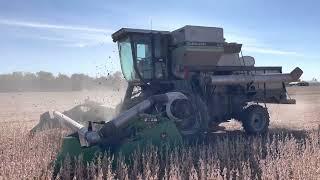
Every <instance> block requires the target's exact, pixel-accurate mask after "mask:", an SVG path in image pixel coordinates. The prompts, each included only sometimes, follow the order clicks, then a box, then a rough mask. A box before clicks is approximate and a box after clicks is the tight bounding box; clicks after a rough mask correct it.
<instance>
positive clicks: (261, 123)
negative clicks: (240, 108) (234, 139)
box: [242, 105, 270, 135]
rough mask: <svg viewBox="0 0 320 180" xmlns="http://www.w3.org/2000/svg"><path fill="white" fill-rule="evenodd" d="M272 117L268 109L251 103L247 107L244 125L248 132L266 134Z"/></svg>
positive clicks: (243, 119)
mask: <svg viewBox="0 0 320 180" xmlns="http://www.w3.org/2000/svg"><path fill="white" fill-rule="evenodd" d="M269 122H270V117H269V113H268V109H267V108H264V107H262V106H260V105H251V106H249V107H248V108H246V109H245V111H244V113H243V117H242V126H243V128H244V130H245V132H246V133H247V134H253V135H255V134H264V133H266V132H267V131H268V126H269Z"/></svg>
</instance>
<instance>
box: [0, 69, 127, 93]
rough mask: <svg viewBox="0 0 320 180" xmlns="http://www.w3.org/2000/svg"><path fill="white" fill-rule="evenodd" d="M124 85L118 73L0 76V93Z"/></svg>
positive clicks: (45, 73)
mask: <svg viewBox="0 0 320 180" xmlns="http://www.w3.org/2000/svg"><path fill="white" fill-rule="evenodd" d="M125 84H126V81H125V80H124V79H123V77H122V74H121V73H120V72H115V73H114V74H110V75H107V76H101V77H96V78H93V77H90V76H88V75H85V74H80V73H79V74H72V75H71V76H67V75H65V74H58V75H57V76H54V75H53V74H52V73H50V72H46V71H40V72H37V73H28V72H13V73H10V74H0V92H21V91H80V90H90V89H96V88H112V89H120V88H121V87H123V86H124V85H125Z"/></svg>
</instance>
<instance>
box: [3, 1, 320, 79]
mask: <svg viewBox="0 0 320 180" xmlns="http://www.w3.org/2000/svg"><path fill="white" fill-rule="evenodd" d="M319 7H320V1H316V0H314V1H311V0H304V1H301V0H299V1H296V0H281V1H279V0H268V1H262V0H241V1H240V0H220V1H217V0H206V1H200V0H198V1H189V0H185V1H170V0H161V1H143V0H131V1H130V0H129V1H125V0H115V1H110V0H94V1H93V0H10V1H9V0H0V73H10V72H13V71H24V72H38V71H40V70H44V71H50V72H53V73H54V74H58V73H64V74H68V75H70V74H72V73H85V74H88V75H90V76H101V75H106V74H107V73H112V72H114V71H117V70H120V64H119V59H118V50H117V45H116V44H115V43H113V42H112V40H111V34H112V33H113V32H115V31H117V30H118V29H120V28H122V27H131V28H147V29H150V28H152V29H155V30H169V31H171V30H175V29H177V28H180V27H182V26H184V25H202V26H213V27H223V28H224V36H225V38H226V40H227V42H238V43H242V44H243V49H242V50H243V54H244V55H250V56H253V57H255V60H256V65H257V66H283V71H284V72H290V71H291V70H292V69H293V68H294V67H297V66H298V67H300V68H301V69H303V70H304V75H303V79H305V80H310V79H312V78H314V77H315V78H317V79H320V73H319V71H318V68H320V61H319V60H320V55H319V53H318V52H319V50H320V43H319V42H320V35H319V34H318V33H319V32H320V23H319V19H320V11H319Z"/></svg>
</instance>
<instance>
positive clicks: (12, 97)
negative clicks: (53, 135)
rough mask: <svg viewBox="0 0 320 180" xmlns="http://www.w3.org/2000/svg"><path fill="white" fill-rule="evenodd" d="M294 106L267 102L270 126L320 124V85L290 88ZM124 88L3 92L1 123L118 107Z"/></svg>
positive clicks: (231, 126)
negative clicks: (84, 106) (85, 107)
mask: <svg viewBox="0 0 320 180" xmlns="http://www.w3.org/2000/svg"><path fill="white" fill-rule="evenodd" d="M288 92H289V95H290V97H291V98H294V99H296V100H297V104H295V105H280V104H268V105H267V107H268V108H269V114H270V117H271V124H270V128H271V129H293V130H310V129H316V128H318V126H319V125H320V87H319V86H310V87H290V88H288ZM123 96H124V91H123V90H120V91H111V90H109V91H81V92H22V93H0V100H1V101H0V122H1V123H22V122H23V123H30V125H32V124H35V123H37V121H38V120H39V115H40V114H41V113H43V112H45V111H48V110H53V109H54V110H58V111H63V110H67V109H70V108H71V107H73V106H75V105H77V104H79V103H81V102H84V100H85V99H90V100H94V101H97V102H101V103H104V104H106V105H108V106H109V107H115V106H116V105H117V104H118V103H119V102H121V100H122V97H123ZM223 125H225V126H226V127H227V128H228V129H241V124H240V123H238V122H236V121H231V122H229V123H224V124H223Z"/></svg>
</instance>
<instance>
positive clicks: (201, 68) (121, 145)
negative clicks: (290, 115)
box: [43, 26, 303, 160]
mask: <svg viewBox="0 0 320 180" xmlns="http://www.w3.org/2000/svg"><path fill="white" fill-rule="evenodd" d="M112 39H113V41H114V42H117V43H118V48H119V55H120V62H121V68H122V73H123V75H124V77H125V79H126V80H127V81H128V87H127V91H126V94H125V97H124V101H123V105H122V106H121V108H119V114H118V115H117V116H116V117H114V118H112V119H111V120H109V119H103V118H101V117H104V116H100V118H96V117H94V118H92V119H90V118H87V120H86V121H87V122H86V123H79V122H80V120H79V119H74V118H73V117H76V116H75V115H70V117H69V116H68V114H72V113H68V112H66V113H64V114H63V113H60V112H57V111H54V112H53V115H54V118H53V119H52V121H56V122H59V123H60V125H62V126H64V127H68V128H70V129H71V130H73V131H74V132H76V133H75V134H73V135H70V136H67V137H65V138H64V142H63V146H62V150H61V152H60V155H59V157H58V158H63V157H64V156H65V155H66V154H67V153H68V154H70V155H71V156H77V155H79V154H80V153H83V156H84V159H85V160H91V159H92V158H93V156H94V153H95V152H97V151H104V150H106V149H112V151H115V152H119V151H121V152H122V153H123V154H130V153H131V152H132V151H133V150H134V149H135V148H136V147H138V146H140V147H143V146H144V145H145V144H146V143H147V142H151V143H152V144H154V145H161V144H163V143H173V142H175V143H176V142H180V141H181V140H183V139H185V138H186V139H187V138H189V137H200V136H203V135H206V134H209V133H210V132H213V131H215V130H217V129H220V128H219V124H220V123H223V122H227V121H229V120H231V119H236V120H238V121H240V122H242V124H243V128H244V131H245V132H246V133H248V134H261V133H265V132H267V130H268V126H269V114H268V110H267V108H266V106H261V105H259V104H265V103H277V104H295V100H293V99H288V96H287V91H286V87H285V83H289V82H294V81H297V80H298V79H299V78H300V76H301V75H302V73H303V72H302V70H301V69H300V68H295V69H294V70H293V71H292V72H291V73H282V68H281V67H256V66H255V59H254V58H253V57H250V56H242V53H241V47H242V44H237V43H228V42H226V41H225V38H224V36H223V29H222V28H217V27H202V26H185V27H183V28H180V29H178V30H175V31H173V32H168V31H155V30H143V29H129V28H122V29H120V30H119V31H117V32H115V33H114V34H112ZM240 54H241V56H240ZM97 106H99V107H100V106H101V105H97ZM101 107H102V108H101V109H100V110H101V111H104V110H106V109H104V108H103V106H101ZM91 108H93V109H95V108H96V106H93V107H91ZM46 117H47V120H46V121H50V120H48V119H50V117H49V115H48V114H47V115H46ZM87 117H92V116H87ZM43 118H45V117H43ZM96 119H99V120H98V121H96ZM95 124H98V125H95Z"/></svg>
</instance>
